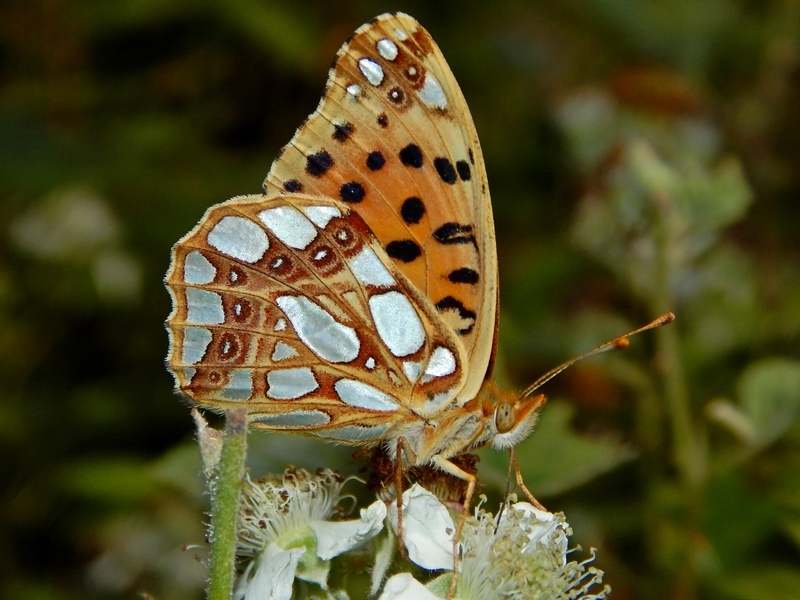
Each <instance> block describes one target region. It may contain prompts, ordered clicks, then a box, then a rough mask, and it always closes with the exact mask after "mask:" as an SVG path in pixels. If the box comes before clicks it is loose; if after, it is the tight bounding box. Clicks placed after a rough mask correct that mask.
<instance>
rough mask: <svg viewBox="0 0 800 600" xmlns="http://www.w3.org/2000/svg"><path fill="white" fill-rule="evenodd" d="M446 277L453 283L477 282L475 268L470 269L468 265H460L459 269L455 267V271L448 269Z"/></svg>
mask: <svg viewBox="0 0 800 600" xmlns="http://www.w3.org/2000/svg"><path fill="white" fill-rule="evenodd" d="M447 278H448V279H449V280H450V281H452V282H453V283H469V284H473V285H474V284H476V283H478V278H479V277H478V272H477V271H476V270H475V269H470V268H469V267H462V268H460V269H456V270H455V271H450V274H449V275H448V276H447Z"/></svg>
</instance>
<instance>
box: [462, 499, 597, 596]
mask: <svg viewBox="0 0 800 600" xmlns="http://www.w3.org/2000/svg"><path fill="white" fill-rule="evenodd" d="M570 533H572V532H571V530H570V528H569V525H568V524H567V522H566V520H565V519H564V515H563V514H561V513H558V514H551V513H548V512H544V511H541V510H538V509H536V508H534V507H533V506H531V505H530V504H528V503H527V502H518V503H513V504H512V503H511V502H506V505H505V509H504V512H503V515H502V516H501V518H500V520H499V522H498V520H497V519H496V518H495V517H494V516H493V515H492V514H491V513H488V512H486V511H484V510H483V509H481V508H480V507H478V509H476V511H475V517H473V518H470V519H468V520H467V523H466V525H465V527H464V533H463V536H462V547H463V553H462V560H461V562H460V566H459V579H458V587H457V591H456V597H457V598H461V599H464V600H466V599H476V600H477V599H481V600H482V599H490V598H498V599H499V598H503V599H506V598H513V599H520V600H521V599H523V598H531V599H536V600H556V599H558V598H571V599H576V600H577V599H581V600H596V599H598V598H605V597H606V596H607V595H608V593H609V592H610V590H609V589H608V588H607V587H606V588H603V589H600V590H599V591H593V588H594V587H595V586H597V585H600V584H601V583H602V577H603V573H602V572H601V571H598V570H597V569H595V568H594V567H588V568H587V564H588V563H589V562H591V559H589V560H586V561H584V562H581V563H578V562H568V561H567V555H568V550H567V544H568V540H567V537H568V536H569V534H570ZM593 558H594V557H593V556H592V559H593Z"/></svg>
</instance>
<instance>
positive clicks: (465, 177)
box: [456, 160, 472, 181]
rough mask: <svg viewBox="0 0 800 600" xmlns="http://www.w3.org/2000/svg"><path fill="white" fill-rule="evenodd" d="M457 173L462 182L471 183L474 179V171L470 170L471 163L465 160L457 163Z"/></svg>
mask: <svg viewBox="0 0 800 600" xmlns="http://www.w3.org/2000/svg"><path fill="white" fill-rule="evenodd" d="M456 171H458V176H459V177H461V181H469V180H470V179H472V171H471V170H470V168H469V163H468V162H467V161H465V160H459V161H456Z"/></svg>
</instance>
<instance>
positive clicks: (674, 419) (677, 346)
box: [651, 194, 708, 599]
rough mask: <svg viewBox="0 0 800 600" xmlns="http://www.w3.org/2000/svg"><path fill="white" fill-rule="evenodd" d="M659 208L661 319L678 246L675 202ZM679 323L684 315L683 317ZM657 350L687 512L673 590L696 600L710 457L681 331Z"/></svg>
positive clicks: (669, 330)
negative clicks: (674, 230) (695, 409)
mask: <svg viewBox="0 0 800 600" xmlns="http://www.w3.org/2000/svg"><path fill="white" fill-rule="evenodd" d="M654 200H655V206H656V210H657V212H658V217H659V218H657V219H656V223H657V225H656V231H655V235H656V238H657V244H658V246H659V250H658V261H657V265H656V274H655V276H656V281H655V283H656V285H655V289H654V294H653V298H652V302H651V306H652V308H653V309H654V312H656V313H657V314H660V313H663V312H665V311H667V310H672V309H673V308H674V306H670V305H671V304H672V303H673V299H672V295H671V293H670V285H669V281H670V275H671V273H672V270H673V265H672V264H671V262H670V257H671V249H672V245H673V244H675V241H674V240H673V239H672V236H671V235H670V231H671V225H672V223H671V222H670V216H671V215H670V208H671V207H670V200H669V198H667V197H666V196H665V195H658V194H657V195H656V196H655V198H654ZM678 319H680V315H678ZM656 345H657V353H658V357H659V362H660V366H661V369H662V373H663V385H664V395H665V397H666V404H667V414H668V415H669V424H670V430H671V434H672V435H671V438H672V451H673V457H674V460H675V464H676V466H677V470H678V474H679V477H680V487H681V488H682V490H683V494H684V498H683V502H684V507H685V509H686V513H685V515H684V527H683V532H684V540H683V542H684V545H685V550H686V555H685V559H684V560H685V562H684V564H683V565H681V573H682V575H681V577H679V578H678V580H677V581H676V582H675V583H674V585H673V590H672V593H673V594H674V597H679V598H686V599H691V598H695V597H696V596H697V590H698V576H697V573H696V570H695V568H694V559H695V548H694V547H693V546H694V545H695V540H696V539H697V537H698V533H699V532H700V530H701V517H700V515H701V511H702V502H703V487H704V485H705V481H706V480H707V477H708V467H707V465H708V457H707V449H706V445H705V443H704V438H703V435H702V431H701V430H700V427H699V424H698V423H697V422H696V421H695V419H694V418H693V416H692V409H691V397H690V393H689V385H688V382H687V379H686V372H685V370H684V366H683V361H682V360H681V357H682V353H681V340H680V328H679V327H676V326H674V325H673V326H668V327H663V328H661V329H660V330H659V331H657V332H656Z"/></svg>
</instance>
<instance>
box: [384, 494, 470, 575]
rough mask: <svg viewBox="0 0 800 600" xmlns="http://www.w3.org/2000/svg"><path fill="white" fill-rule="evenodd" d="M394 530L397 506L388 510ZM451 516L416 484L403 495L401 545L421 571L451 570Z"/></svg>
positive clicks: (452, 533) (438, 502) (395, 527)
mask: <svg viewBox="0 0 800 600" xmlns="http://www.w3.org/2000/svg"><path fill="white" fill-rule="evenodd" d="M389 520H390V522H391V523H392V526H393V527H394V530H395V531H397V504H396V503H394V502H393V503H392V505H391V506H390V508H389ZM453 535H455V526H454V525H453V517H451V516H450V512H449V511H448V510H447V508H446V507H445V506H444V504H442V503H441V502H440V501H439V499H438V498H437V497H436V496H434V495H433V494H431V493H430V492H429V491H428V490H426V489H425V488H423V487H421V486H420V485H419V484H417V483H415V484H414V485H412V486H411V487H410V488H409V489H407V490H406V491H405V492H403V544H404V545H405V547H406V550H408V558H409V559H410V560H411V561H413V562H414V563H416V564H417V565H419V566H420V567H422V568H423V569H428V570H434V569H451V570H452V568H453Z"/></svg>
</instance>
